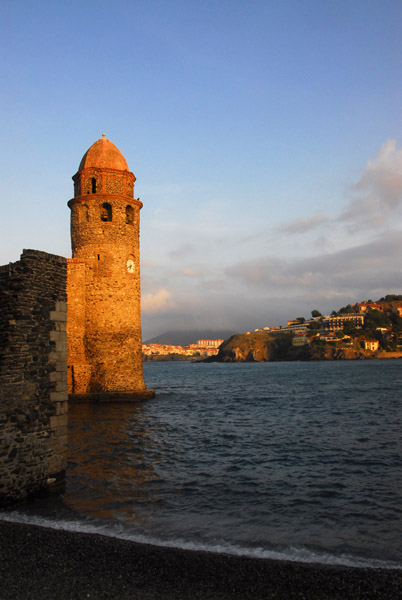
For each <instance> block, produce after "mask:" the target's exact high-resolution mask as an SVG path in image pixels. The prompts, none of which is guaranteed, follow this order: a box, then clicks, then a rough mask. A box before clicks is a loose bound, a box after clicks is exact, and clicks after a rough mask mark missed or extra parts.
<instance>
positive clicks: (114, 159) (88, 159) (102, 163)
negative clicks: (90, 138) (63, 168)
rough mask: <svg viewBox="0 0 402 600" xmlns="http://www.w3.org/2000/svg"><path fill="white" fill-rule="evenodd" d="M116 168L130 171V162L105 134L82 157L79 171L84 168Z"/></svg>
mask: <svg viewBox="0 0 402 600" xmlns="http://www.w3.org/2000/svg"><path fill="white" fill-rule="evenodd" d="M89 168H95V169H116V170H117V171H129V168H128V164H127V161H126V159H125V158H124V156H123V155H122V153H121V152H120V150H119V149H118V148H116V146H115V145H114V144H113V142H111V141H110V140H107V139H106V136H105V134H104V133H103V134H102V137H101V138H100V139H99V140H97V141H96V142H95V143H94V144H92V146H91V147H90V148H89V150H87V151H86V152H85V154H84V156H83V157H82V160H81V162H80V166H79V167H78V170H79V171H82V170H83V169H89Z"/></svg>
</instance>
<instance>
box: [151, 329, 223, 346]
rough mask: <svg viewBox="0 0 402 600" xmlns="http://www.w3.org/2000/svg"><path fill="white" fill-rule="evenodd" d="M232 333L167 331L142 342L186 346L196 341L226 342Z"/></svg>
mask: <svg viewBox="0 0 402 600" xmlns="http://www.w3.org/2000/svg"><path fill="white" fill-rule="evenodd" d="M231 335H233V331H231V330H230V329H200V330H198V329H192V330H186V331H167V332H166V333H162V334H161V335H157V336H156V337H153V338H150V339H147V340H143V344H171V345H172V346H188V345H189V344H195V343H196V342H197V340H218V339H221V340H227V339H228V338H229V337H230V336H231Z"/></svg>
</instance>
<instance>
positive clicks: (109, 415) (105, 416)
mask: <svg viewBox="0 0 402 600" xmlns="http://www.w3.org/2000/svg"><path fill="white" fill-rule="evenodd" d="M145 415H146V413H145V411H144V405H143V404H142V403H133V404H102V405H91V404H82V405H77V404H76V405H72V406H70V408H69V460H68V467H67V489H66V494H65V497H64V500H65V502H66V503H67V504H68V505H69V506H71V507H72V508H75V509H76V510H78V511H80V512H83V513H84V514H87V515H93V516H95V515H96V516H98V517H103V518H114V517H115V513H116V507H117V506H118V507H119V509H118V510H119V513H120V518H123V519H124V520H126V521H137V522H138V523H142V522H143V521H144V519H146V517H145V513H144V512H143V511H142V510H141V505H142V504H143V503H146V504H147V506H148V509H147V512H149V509H150V507H151V505H152V502H153V498H152V495H151V494H150V488H149V487H147V486H145V485H144V484H145V483H148V484H149V483H150V482H152V481H156V480H157V479H158V474H157V472H156V469H155V462H156V460H157V458H156V457H155V461H153V460H152V453H149V451H148V452H147V453H145V452H144V446H145V445H146V444H147V442H149V439H150V437H151V432H150V428H149V423H148V422H147V419H146V418H145ZM157 426H158V423H157V422H156V421H153V423H152V428H153V432H155V428H157ZM145 454H147V456H145ZM133 495H134V496H135V499H136V502H135V503H133ZM151 512H152V511H151ZM122 513H123V514H122Z"/></svg>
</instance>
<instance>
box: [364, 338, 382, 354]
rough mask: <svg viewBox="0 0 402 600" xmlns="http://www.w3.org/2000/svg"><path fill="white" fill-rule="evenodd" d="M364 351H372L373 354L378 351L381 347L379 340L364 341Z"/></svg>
mask: <svg viewBox="0 0 402 600" xmlns="http://www.w3.org/2000/svg"><path fill="white" fill-rule="evenodd" d="M363 343H364V349H365V350H371V352H375V351H376V350H378V347H379V345H380V343H379V341H378V340H364V342H363Z"/></svg>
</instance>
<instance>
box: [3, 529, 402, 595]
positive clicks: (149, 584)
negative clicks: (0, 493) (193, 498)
mask: <svg viewBox="0 0 402 600" xmlns="http://www.w3.org/2000/svg"><path fill="white" fill-rule="evenodd" d="M0 540H1V543H0V582H1V583H0V598H1V600H20V599H21V600H22V599H24V600H31V599H32V600H33V599H40V600H48V599H49V600H55V599H57V600H64V599H65V600H67V599H71V600H76V599H77V600H78V599H79V600H81V599H84V598H91V599H96V600H98V599H106V598H108V599H110V598H119V599H120V600H124V599H130V600H137V599H138V600H151V599H152V600H153V599H158V600H159V599H163V600H164V599H166V600H173V599H176V600H179V599H183V600H184V599H186V600H190V599H191V600H192V599H211V600H221V599H222V600H223V599H228V600H229V599H239V600H240V599H242V600H247V599H253V600H258V599H270V598H275V599H283V600H285V599H287V600H289V599H292V598H298V599H302V598H304V599H316V600H325V599H327V598H328V599H329V598H331V599H334V598H337V599H339V600H341V599H342V600H348V599H350V600H357V599H371V598H373V599H374V598H376V599H379V598H381V599H390V600H391V599H392V600H394V599H396V598H402V569H401V570H397V569H395V570H394V569H361V568H351V567H340V566H328V565H320V564H306V563H296V562H282V561H274V560H266V559H257V558H249V557H240V556H230V555H225V554H214V553H209V552H195V551H188V550H180V549H176V548H161V547H158V546H151V545H145V544H138V543H135V542H131V541H125V540H121V539H117V538H111V537H106V536H102V535H98V534H87V533H73V532H68V531H62V530H55V529H48V528H45V527H39V526H34V525H26V524H20V523H11V522H8V521H0Z"/></svg>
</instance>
